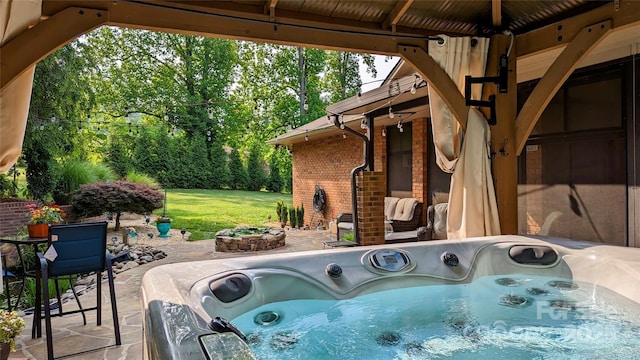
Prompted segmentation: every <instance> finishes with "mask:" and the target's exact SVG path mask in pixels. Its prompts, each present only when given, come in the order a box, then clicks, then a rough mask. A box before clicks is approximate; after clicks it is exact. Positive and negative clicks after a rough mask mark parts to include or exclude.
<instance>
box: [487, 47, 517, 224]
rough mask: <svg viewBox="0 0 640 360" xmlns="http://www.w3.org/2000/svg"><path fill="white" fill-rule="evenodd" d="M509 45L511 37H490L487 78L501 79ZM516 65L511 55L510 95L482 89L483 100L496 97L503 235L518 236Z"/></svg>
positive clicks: (496, 177)
mask: <svg viewBox="0 0 640 360" xmlns="http://www.w3.org/2000/svg"><path fill="white" fill-rule="evenodd" d="M510 43H511V37H510V36H505V35H494V36H492V37H491V44H490V46H489V54H488V56H487V71H486V76H497V75H498V67H499V63H500V56H501V55H503V54H505V53H506V52H507V50H508V48H509V45H510ZM516 63H517V61H516V56H515V55H513V54H512V56H510V57H509V63H508V69H509V72H508V76H509V79H508V84H507V85H508V90H509V91H508V92H506V93H499V92H498V91H497V86H496V85H495V84H485V85H484V87H483V99H485V100H486V99H488V97H489V95H492V94H493V95H495V96H496V121H497V122H496V125H494V126H492V127H491V143H492V145H493V150H494V151H496V156H495V158H494V159H493V161H492V162H491V166H492V175H493V184H494V189H495V193H496V201H497V203H498V214H499V216H500V230H501V231H502V234H517V233H518V191H517V190H518V162H517V156H516V152H515V121H516V113H517V103H518V101H517V90H518V84H517V81H516V74H517V72H516V70H517V69H516ZM482 110H485V108H482ZM487 113H488V111H487ZM487 113H485V115H487Z"/></svg>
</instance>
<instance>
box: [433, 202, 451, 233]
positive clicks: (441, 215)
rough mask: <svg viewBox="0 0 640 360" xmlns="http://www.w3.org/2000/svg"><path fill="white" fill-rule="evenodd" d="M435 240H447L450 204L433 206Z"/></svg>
mask: <svg viewBox="0 0 640 360" xmlns="http://www.w3.org/2000/svg"><path fill="white" fill-rule="evenodd" d="M433 208H434V214H433V239H446V238H447V210H448V208H449V204H447V203H440V204H435V205H433Z"/></svg>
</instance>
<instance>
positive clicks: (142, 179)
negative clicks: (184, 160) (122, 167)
mask: <svg viewBox="0 0 640 360" xmlns="http://www.w3.org/2000/svg"><path fill="white" fill-rule="evenodd" d="M125 180H127V181H131V182H132V183H138V184H145V185H149V186H151V187H155V188H159V187H160V184H158V182H157V181H156V179H154V178H153V177H151V176H149V175H147V174H143V173H139V172H136V171H135V170H131V171H129V172H128V173H127V176H125Z"/></svg>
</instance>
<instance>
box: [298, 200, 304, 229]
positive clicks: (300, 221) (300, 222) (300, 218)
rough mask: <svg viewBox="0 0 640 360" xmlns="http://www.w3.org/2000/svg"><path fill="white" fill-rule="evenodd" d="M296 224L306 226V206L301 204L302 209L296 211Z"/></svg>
mask: <svg viewBox="0 0 640 360" xmlns="http://www.w3.org/2000/svg"><path fill="white" fill-rule="evenodd" d="M296 218H297V219H296V222H297V223H298V226H300V227H303V226H304V204H300V207H299V208H297V209H296Z"/></svg>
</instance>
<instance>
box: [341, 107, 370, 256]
mask: <svg viewBox="0 0 640 360" xmlns="http://www.w3.org/2000/svg"><path fill="white" fill-rule="evenodd" d="M330 116H333V125H334V126H335V127H337V128H338V129H341V130H344V131H346V132H348V133H350V134H352V135H354V136H357V137H359V138H360V139H361V140H362V141H363V142H364V163H362V164H361V165H359V166H356V167H355V168H353V169H352V170H351V207H352V208H351V213H352V214H353V239H354V240H355V242H356V244H358V245H360V230H359V228H358V194H357V192H356V191H357V186H356V175H357V174H358V173H359V172H361V171H363V170H365V169H367V170H369V171H370V170H372V167H373V162H372V161H371V157H372V153H373V152H372V150H373V149H372V148H371V140H370V138H369V136H370V135H371V129H372V128H373V120H372V119H371V118H370V117H369V116H367V125H368V130H367V135H369V136H367V135H362V134H360V133H359V132H357V131H355V130H353V129H351V128H350V127H348V126H346V125H344V124H342V123H340V120H339V117H338V115H330Z"/></svg>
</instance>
